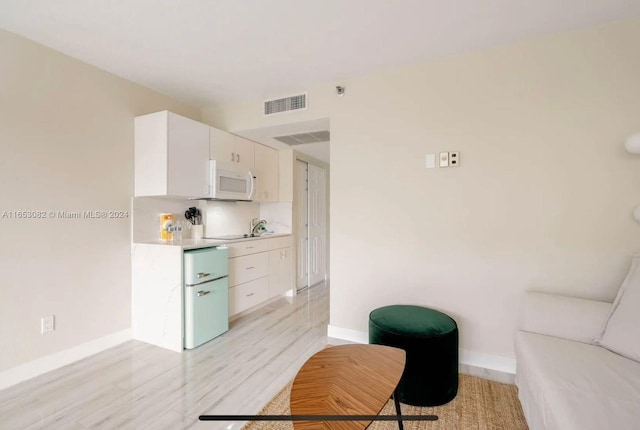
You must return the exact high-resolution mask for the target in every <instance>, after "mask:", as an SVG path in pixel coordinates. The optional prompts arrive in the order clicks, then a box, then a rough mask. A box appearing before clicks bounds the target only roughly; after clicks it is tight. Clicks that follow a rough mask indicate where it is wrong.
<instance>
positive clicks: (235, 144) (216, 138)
mask: <svg viewBox="0 0 640 430" xmlns="http://www.w3.org/2000/svg"><path fill="white" fill-rule="evenodd" d="M210 129H211V131H210V133H209V139H210V140H209V157H210V158H211V159H212V160H217V161H221V162H223V163H225V164H226V165H227V166H228V167H231V168H235V169H238V170H251V171H253V167H254V164H253V156H254V155H253V152H254V149H253V146H254V143H253V142H252V141H250V140H248V139H245V138H243V137H240V136H235V135H233V134H231V133H228V132H226V131H224V130H219V129H217V128H214V127H210Z"/></svg>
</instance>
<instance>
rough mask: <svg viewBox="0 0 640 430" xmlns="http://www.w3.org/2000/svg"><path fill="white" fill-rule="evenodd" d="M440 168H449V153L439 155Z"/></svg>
mask: <svg viewBox="0 0 640 430" xmlns="http://www.w3.org/2000/svg"><path fill="white" fill-rule="evenodd" d="M440 167H449V153H448V152H441V153H440Z"/></svg>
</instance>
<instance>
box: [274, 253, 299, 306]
mask: <svg viewBox="0 0 640 430" xmlns="http://www.w3.org/2000/svg"><path fill="white" fill-rule="evenodd" d="M292 285H293V258H292V252H291V247H288V248H281V249H274V250H272V251H269V298H271V297H275V296H279V295H280V294H284V293H285V292H286V291H287V290H290V289H291V286H292Z"/></svg>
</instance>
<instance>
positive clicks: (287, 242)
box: [269, 236, 293, 249]
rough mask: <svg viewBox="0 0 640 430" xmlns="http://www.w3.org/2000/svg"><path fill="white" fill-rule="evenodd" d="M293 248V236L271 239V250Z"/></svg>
mask: <svg viewBox="0 0 640 430" xmlns="http://www.w3.org/2000/svg"><path fill="white" fill-rule="evenodd" d="M289 246H293V239H292V238H291V236H284V237H274V238H272V239H269V249H280V248H287V247H289Z"/></svg>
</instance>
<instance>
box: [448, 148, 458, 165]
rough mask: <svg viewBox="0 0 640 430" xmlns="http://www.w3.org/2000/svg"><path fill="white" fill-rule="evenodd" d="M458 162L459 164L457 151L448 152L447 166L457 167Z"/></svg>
mask: <svg viewBox="0 0 640 430" xmlns="http://www.w3.org/2000/svg"><path fill="white" fill-rule="evenodd" d="M459 164H460V156H459V155H458V152H450V153H449V166H451V167H458V165H459Z"/></svg>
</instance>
